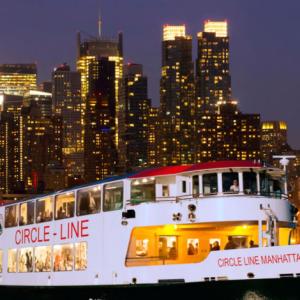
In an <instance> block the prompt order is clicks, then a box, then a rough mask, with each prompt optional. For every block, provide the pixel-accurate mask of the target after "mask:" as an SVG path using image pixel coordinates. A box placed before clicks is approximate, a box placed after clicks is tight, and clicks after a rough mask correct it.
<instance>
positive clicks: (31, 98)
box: [23, 90, 53, 117]
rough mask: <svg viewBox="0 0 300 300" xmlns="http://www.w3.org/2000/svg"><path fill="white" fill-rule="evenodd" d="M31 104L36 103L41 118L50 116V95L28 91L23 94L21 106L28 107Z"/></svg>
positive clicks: (51, 108)
mask: <svg viewBox="0 0 300 300" xmlns="http://www.w3.org/2000/svg"><path fill="white" fill-rule="evenodd" d="M32 102H36V103H37V105H38V106H39V108H40V110H41V114H42V116H43V117H51V116H52V114H53V113H52V110H53V107H52V94H51V93H46V92H41V91H33V90H30V91H28V92H26V93H25V94H24V100H23V105H24V106H30V104H31V103H32Z"/></svg>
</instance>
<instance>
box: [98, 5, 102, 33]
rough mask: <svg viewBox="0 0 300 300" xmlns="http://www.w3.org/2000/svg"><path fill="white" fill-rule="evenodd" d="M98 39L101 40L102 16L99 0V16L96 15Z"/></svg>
mask: <svg viewBox="0 0 300 300" xmlns="http://www.w3.org/2000/svg"><path fill="white" fill-rule="evenodd" d="M98 37H99V39H101V38H102V14H101V1H100V0H99V14H98Z"/></svg>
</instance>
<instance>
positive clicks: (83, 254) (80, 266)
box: [75, 242, 87, 271]
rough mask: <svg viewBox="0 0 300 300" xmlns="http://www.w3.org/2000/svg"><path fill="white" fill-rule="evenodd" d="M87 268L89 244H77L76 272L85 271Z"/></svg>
mask: <svg viewBox="0 0 300 300" xmlns="http://www.w3.org/2000/svg"><path fill="white" fill-rule="evenodd" d="M86 268H87V243H86V242H82V243H76V244H75V270H77V271H80V270H85V269H86Z"/></svg>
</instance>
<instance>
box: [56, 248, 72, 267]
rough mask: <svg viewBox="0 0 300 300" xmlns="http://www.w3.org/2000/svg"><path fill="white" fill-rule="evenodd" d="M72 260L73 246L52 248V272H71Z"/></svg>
mask: <svg viewBox="0 0 300 300" xmlns="http://www.w3.org/2000/svg"><path fill="white" fill-rule="evenodd" d="M73 258H74V254H73V244H64V245H55V246H54V247H53V271H55V272H59V271H72V270H73Z"/></svg>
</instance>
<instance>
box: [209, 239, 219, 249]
mask: <svg viewBox="0 0 300 300" xmlns="http://www.w3.org/2000/svg"><path fill="white" fill-rule="evenodd" d="M218 250H220V244H219V242H218V241H215V242H214V243H213V244H212V245H211V249H210V251H218Z"/></svg>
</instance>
